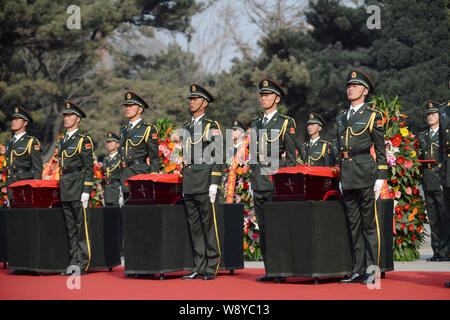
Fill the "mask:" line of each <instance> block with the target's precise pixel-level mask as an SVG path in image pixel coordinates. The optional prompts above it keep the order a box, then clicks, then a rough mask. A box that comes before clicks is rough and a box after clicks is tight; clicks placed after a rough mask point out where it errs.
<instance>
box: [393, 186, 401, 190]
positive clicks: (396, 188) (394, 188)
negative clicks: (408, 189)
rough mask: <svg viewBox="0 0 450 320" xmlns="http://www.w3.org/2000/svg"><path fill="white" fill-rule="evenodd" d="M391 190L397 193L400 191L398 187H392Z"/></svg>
mask: <svg viewBox="0 0 450 320" xmlns="http://www.w3.org/2000/svg"><path fill="white" fill-rule="evenodd" d="M392 190H393V191H398V190H400V186H396V187H393V188H392Z"/></svg>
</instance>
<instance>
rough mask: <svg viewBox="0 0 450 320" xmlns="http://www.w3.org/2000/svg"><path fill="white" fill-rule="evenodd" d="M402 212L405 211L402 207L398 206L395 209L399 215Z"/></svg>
mask: <svg viewBox="0 0 450 320" xmlns="http://www.w3.org/2000/svg"><path fill="white" fill-rule="evenodd" d="M402 210H403V208H402V206H401V205H398V206H396V207H395V212H397V213H400V212H402ZM400 219H401V218H400Z"/></svg>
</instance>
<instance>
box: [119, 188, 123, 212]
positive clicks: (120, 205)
mask: <svg viewBox="0 0 450 320" xmlns="http://www.w3.org/2000/svg"><path fill="white" fill-rule="evenodd" d="M119 191H120V193H119V207H121V208H122V207H123V205H124V202H123V192H122V187H119Z"/></svg>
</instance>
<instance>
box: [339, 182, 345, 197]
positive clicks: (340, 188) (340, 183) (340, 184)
mask: <svg viewBox="0 0 450 320" xmlns="http://www.w3.org/2000/svg"><path fill="white" fill-rule="evenodd" d="M339 190H340V191H341V194H344V191H342V182H340V181H339Z"/></svg>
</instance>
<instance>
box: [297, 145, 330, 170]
mask: <svg viewBox="0 0 450 320" xmlns="http://www.w3.org/2000/svg"><path fill="white" fill-rule="evenodd" d="M300 156H301V158H302V161H303V163H304V164H309V165H311V166H313V167H332V166H333V165H334V159H333V152H332V148H331V143H329V142H328V141H325V140H324V139H321V138H319V139H318V140H317V141H316V142H315V143H314V144H313V145H310V142H304V143H303V144H302V145H301V146H300Z"/></svg>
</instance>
